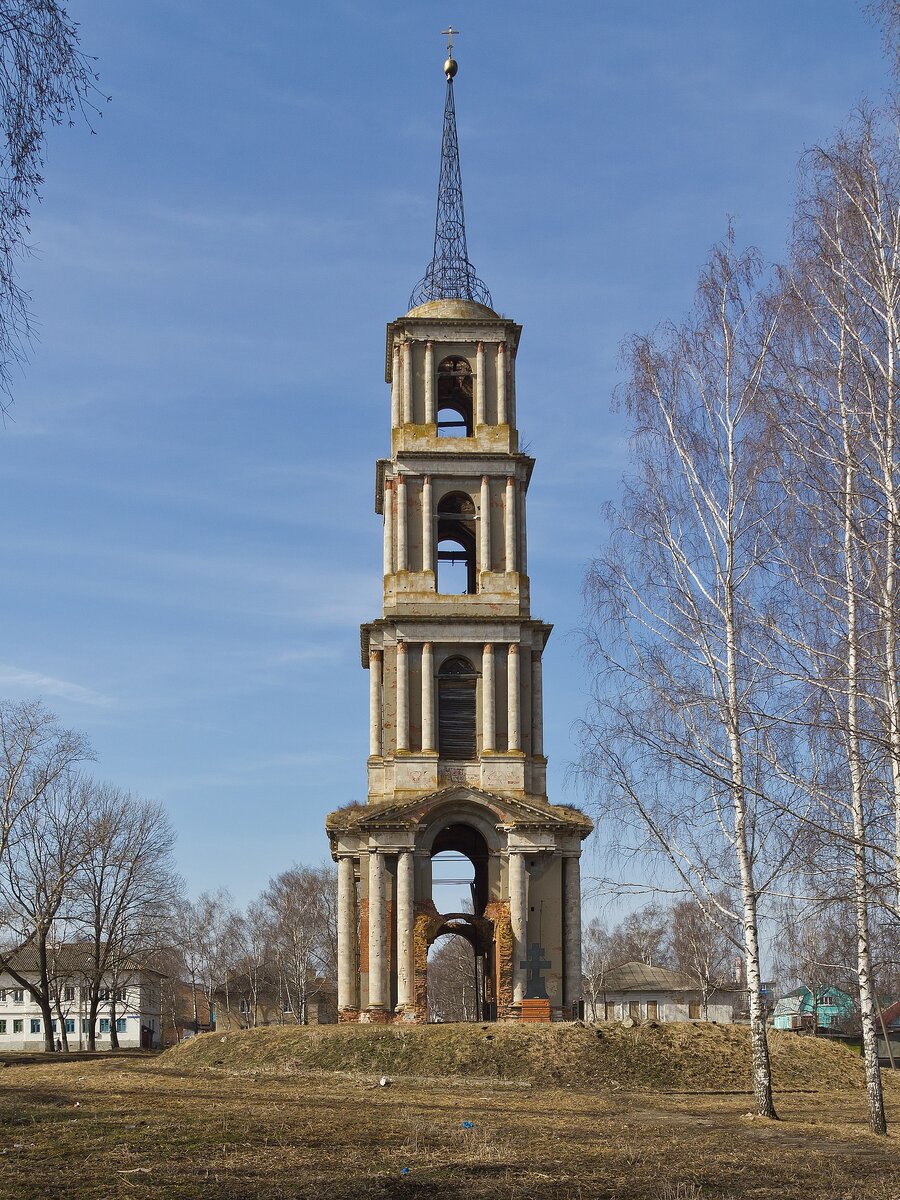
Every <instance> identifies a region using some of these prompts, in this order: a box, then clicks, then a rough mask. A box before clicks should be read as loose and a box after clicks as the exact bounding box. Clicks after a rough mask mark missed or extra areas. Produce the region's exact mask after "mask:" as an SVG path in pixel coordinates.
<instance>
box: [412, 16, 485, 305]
mask: <svg viewBox="0 0 900 1200" xmlns="http://www.w3.org/2000/svg"><path fill="white" fill-rule="evenodd" d="M458 32H459V30H457V29H453V28H452V27H450V28H448V29H445V30H444V31H443V33H444V35H445V36H446V38H447V61H446V62H445V63H444V74H445V75H446V76H447V100H446V103H445V104H444V136H443V140H442V142H441V172H440V176H439V178H438V200H437V218H436V220H435V223H434V254H433V256H432V259H431V262H430V263H429V265H428V269H427V271H426V272H425V274H424V276H423V277H422V278H421V279H420V280H419V282H418V283H417V284H416V286H415V287H414V288H413V293H412V295H411V296H410V298H409V307H410V308H417V307H418V305H420V304H424V303H425V302H426V301H428V300H458V299H462V300H476V301H477V302H478V303H479V304H485V305H487V307H488V308H493V306H494V302H493V300H491V294H490V292H489V291H488V290H487V288H486V287H485V285H484V284H483V283H482V282H481V280H480V279H479V278H478V276H477V274H476V273H475V268H474V267H473V266H472V264H471V263H470V262H469V255H468V251H467V250H466V218H465V214H464V212H463V194H462V175H461V174H460V170H459V142H458V140H457V137H456V105H455V104H454V102H453V77H454V75H455V74H456V72H457V70H458V69H459V68H458V65H457V63H456V61H455V59H454V58H453V35H454V34H455V33H458Z"/></svg>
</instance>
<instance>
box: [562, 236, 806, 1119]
mask: <svg viewBox="0 0 900 1200" xmlns="http://www.w3.org/2000/svg"><path fill="white" fill-rule="evenodd" d="M760 275H761V268H760V264H759V262H758V259H757V256H756V255H755V254H753V253H744V254H739V253H737V252H736V251H735V248H734V244H733V236H732V235H731V233H730V232H729V236H728V238H727V239H726V240H725V241H724V242H723V243H721V244H720V245H718V246H717V247H715V248H714V250H713V252H712V255H711V258H710V261H709V263H708V265H707V266H706V268H705V269H704V271H703V273H702V274H701V276H700V281H699V286H698V290H697V297H696V302H695V306H694V310H693V312H692V314H691V316H690V317H689V319H688V320H686V321H685V322H684V323H683V324H682V325H681V326H679V327H676V326H673V325H669V326H666V327H665V328H664V329H663V330H662V332H661V333H660V334H659V336H657V337H635V338H633V339H632V340H631V341H630V342H629V343H628V345H627V347H626V351H625V361H626V367H627V371H628V382H627V383H626V385H625V388H624V403H625V408H626V410H627V413H628V415H629V417H630V420H631V427H632V467H631V471H630V473H629V475H628V476H627V478H626V479H625V481H624V483H623V494H622V499H621V503H620V505H619V506H618V508H616V509H614V510H613V511H612V512H611V526H612V528H611V538H610V547H609V550H608V551H607V553H606V554H605V555H604V556H603V557H601V558H599V559H598V560H596V561H595V562H594V563H593V565H592V567H591V569H590V571H589V574H588V578H587V588H586V590H587V597H588V606H589V629H588V648H589V651H590V654H591V662H592V664H593V666H594V668H595V670H596V678H597V686H596V689H595V695H594V703H593V705H592V707H591V710H590V711H589V713H588V716H587V718H586V720H585V722H584V724H583V728H582V734H583V752H582V769H583V776H584V778H585V780H586V782H587V783H588V784H589V786H591V787H592V788H593V790H594V792H595V794H596V795H597V798H598V806H599V809H600V816H601V818H602V819H603V820H604V821H605V822H606V823H607V825H609V823H610V822H617V823H618V824H619V827H620V829H622V830H623V831H624V832H623V835H622V840H623V842H626V843H627V844H629V845H630V846H631V847H632V849H633V850H634V851H636V852H638V853H641V854H642V855H645V856H648V855H649V856H651V857H654V858H655V859H656V860H657V861H658V860H662V863H663V864H664V865H665V867H666V869H667V870H668V872H669V875H670V876H673V875H674V877H675V878H676V880H678V881H680V884H681V886H682V888H683V889H684V891H685V892H686V893H687V894H688V895H691V896H693V897H694V898H695V899H696V900H697V901H698V903H700V904H701V905H702V906H703V907H704V908H706V909H707V910H709V911H711V912H713V913H716V912H718V913H720V914H721V917H722V926H723V928H724V929H726V930H730V928H731V927H732V925H733V923H734V922H735V921H738V922H739V923H740V928H741V936H740V941H739V944H740V948H741V951H742V953H743V955H744V958H745V961H746V965H747V988H748V1002H749V1011H750V1036H751V1042H752V1060H753V1067H752V1071H753V1091H754V1094H755V1099H756V1107H757V1111H758V1112H759V1113H760V1114H761V1115H764V1116H767V1117H771V1118H774V1117H775V1116H776V1112H775V1105H774V1101H773V1096H772V1076H771V1068H770V1062H769V1052H768V1045H767V1041H766V1028H765V1012H764V1007H763V1003H762V997H761V970H760V941H759V906H760V902H761V899H762V898H763V897H764V895H765V893H766V890H767V888H768V887H769V886H770V884H771V882H772V880H773V879H774V878H777V877H778V874H779V873H780V871H781V870H782V868H783V864H784V859H785V856H786V854H787V850H786V848H785V845H784V842H785V837H784V830H783V828H781V827H779V824H778V820H777V816H778V811H779V803H778V802H777V800H776V798H775V797H773V796H772V794H771V793H772V788H773V786H774V784H773V781H772V779H771V777H770V774H771V773H770V771H769V769H768V766H767V750H768V746H769V743H770V742H771V740H772V739H773V738H774V736H775V728H776V727H775V724H774V722H773V721H772V720H771V719H770V717H769V716H768V715H767V707H768V705H769V703H770V702H771V697H770V695H769V688H770V678H769V674H768V672H767V671H766V669H765V667H764V666H761V665H760V664H761V662H762V661H763V659H764V655H763V654H760V653H758V652H757V651H758V646H757V642H758V641H760V640H765V637H766V635H765V632H764V627H763V626H764V622H763V620H762V612H763V610H764V607H765V603H766V588H767V583H766V577H765V567H766V562H767V555H768V545H767V533H766V530H767V521H766V519H765V518H766V516H767V506H768V505H770V504H771V503H772V501H771V494H770V488H769V486H768V485H769V479H768V476H767V469H768V459H767V453H766V451H767V446H766V440H765V439H766V427H765V420H764V415H765V406H764V404H763V399H764V395H763V384H764V376H765V372H766V370H767V363H768V355H769V351H770V347H771V339H772V335H773V330H774V327H775V324H776V316H775V315H774V314H773V312H772V311H771V310H770V309H769V308H768V307H767V306H766V305H765V304H764V303H763V299H762V296H761V294H760V289H759V281H760ZM723 893H724V894H727V895H733V896H735V897H736V899H737V907H735V908H732V907H730V906H729V905H726V904H723V902H722V900H721V899H720V897H721V896H722V894H723Z"/></svg>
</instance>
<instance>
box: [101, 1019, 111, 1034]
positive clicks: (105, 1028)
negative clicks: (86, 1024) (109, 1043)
mask: <svg viewBox="0 0 900 1200" xmlns="http://www.w3.org/2000/svg"><path fill="white" fill-rule="evenodd" d="M100 1032H101V1034H103V1033H109V1017H101V1018H100Z"/></svg>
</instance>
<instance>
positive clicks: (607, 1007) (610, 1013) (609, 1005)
mask: <svg viewBox="0 0 900 1200" xmlns="http://www.w3.org/2000/svg"><path fill="white" fill-rule="evenodd" d="M603 1015H604V1017H605V1018H606V1020H607V1021H614V1020H615V1019H616V1005H615V1002H614V1001H613V1000H607V1001H606V1002H605V1003H604V1005H603Z"/></svg>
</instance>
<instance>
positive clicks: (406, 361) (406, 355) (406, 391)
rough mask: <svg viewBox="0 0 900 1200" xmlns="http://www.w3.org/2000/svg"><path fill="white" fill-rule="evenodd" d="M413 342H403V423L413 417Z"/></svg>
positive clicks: (406, 422) (405, 423)
mask: <svg viewBox="0 0 900 1200" xmlns="http://www.w3.org/2000/svg"><path fill="white" fill-rule="evenodd" d="M412 378H413V376H412V342H410V341H409V339H407V340H406V341H405V342H404V343H403V424H404V425H407V424H408V423H409V422H410V421H411V420H412V419H413V385H412Z"/></svg>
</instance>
